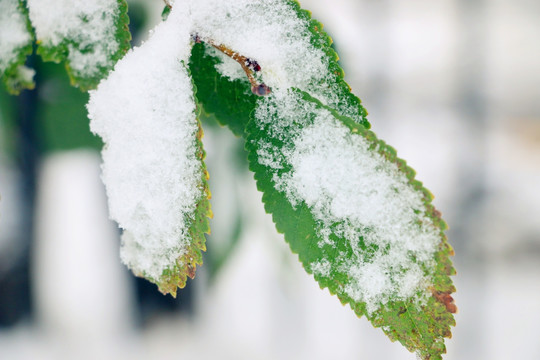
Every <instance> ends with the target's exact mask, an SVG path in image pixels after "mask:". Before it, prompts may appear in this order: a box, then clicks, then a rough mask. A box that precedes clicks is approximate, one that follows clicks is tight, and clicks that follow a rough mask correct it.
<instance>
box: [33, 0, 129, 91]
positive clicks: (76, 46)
mask: <svg viewBox="0 0 540 360" xmlns="http://www.w3.org/2000/svg"><path fill="white" fill-rule="evenodd" d="M32 5H33V4H32ZM95 8H96V7H89V8H88V9H89V10H88V12H85V9H84V8H82V9H80V11H79V12H78V13H74V12H67V13H66V15H65V16H64V17H63V18H62V19H58V21H59V25H62V26H58V27H56V28H55V27H51V26H48V27H47V28H45V27H44V26H43V27H42V25H41V24H42V23H43V20H42V18H43V17H47V16H49V13H48V12H50V11H51V9H45V10H44V9H43V8H38V9H36V6H35V5H33V7H30V17H31V19H32V22H33V23H34V26H35V27H36V33H37V43H38V45H39V46H38V49H37V53H38V54H39V55H41V57H42V58H43V60H44V61H53V62H56V63H59V62H65V66H66V70H67V72H68V75H69V77H70V79H71V84H72V85H73V86H77V87H79V88H80V89H81V90H83V91H87V90H90V89H94V88H95V87H96V86H97V85H98V83H99V81H100V80H101V79H103V78H105V77H106V76H107V74H108V73H109V71H110V70H111V69H112V68H113V66H114V64H115V63H116V62H117V61H118V60H119V59H120V58H122V57H123V56H124V54H125V53H126V52H127V51H128V50H129V48H130V43H129V42H130V40H131V34H130V32H129V29H128V24H129V17H128V15H127V3H126V1H125V0H109V3H108V4H106V3H103V4H101V5H100V6H99V7H98V8H99V9H98V10H96V9H95ZM58 14H62V11H61V10H60V11H59V12H58Z"/></svg>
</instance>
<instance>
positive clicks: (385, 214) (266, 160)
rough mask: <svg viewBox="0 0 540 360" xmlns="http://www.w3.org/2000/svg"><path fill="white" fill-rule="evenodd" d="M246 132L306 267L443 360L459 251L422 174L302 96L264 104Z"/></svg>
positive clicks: (280, 95)
mask: <svg viewBox="0 0 540 360" xmlns="http://www.w3.org/2000/svg"><path fill="white" fill-rule="evenodd" d="M247 131H248V133H249V135H248V139H247V145H246V147H247V149H248V151H249V161H250V168H251V170H253V171H254V172H255V178H256V180H257V185H258V188H259V190H261V191H262V192H263V193H264V195H263V202H264V203H265V207H266V210H267V211H268V212H269V213H272V215H273V219H274V222H275V223H276V227H277V229H278V231H280V232H282V233H284V234H285V239H286V240H287V242H289V244H290V246H291V249H292V250H293V252H295V253H297V254H298V255H299V258H300V260H301V262H302V263H303V265H304V267H305V269H306V271H307V272H309V273H312V274H313V275H314V276H315V279H316V280H317V281H318V282H319V283H320V285H321V286H322V287H328V288H329V290H330V292H331V293H333V294H336V295H337V296H338V297H339V299H340V300H341V301H342V302H343V303H349V304H350V305H351V307H352V308H353V310H354V311H355V312H356V313H357V314H358V315H359V316H362V315H366V316H367V317H368V319H369V320H371V321H372V323H373V324H374V325H376V326H380V327H382V328H383V330H384V331H385V332H386V333H387V335H388V336H389V337H390V338H391V339H393V340H399V341H400V342H401V343H402V344H403V345H405V346H406V347H407V348H408V349H409V350H411V351H416V352H417V353H418V354H419V355H420V356H421V357H422V358H426V359H428V358H429V359H436V358H440V355H441V353H442V352H444V342H443V339H444V337H447V336H450V330H449V327H450V326H451V325H453V324H454V319H453V316H452V312H455V309H453V308H452V307H451V306H450V307H449V306H448V303H449V302H450V300H451V297H450V293H452V292H453V291H454V287H453V285H452V283H451V281H450V279H449V276H450V275H452V274H453V268H452V266H451V264H450V262H449V260H448V256H449V255H450V253H451V249H450V247H449V245H448V244H447V242H446V238H445V236H444V233H443V231H444V229H445V228H446V224H445V223H444V222H443V221H442V220H441V219H440V217H439V215H438V213H437V212H436V210H435V209H434V208H433V206H432V205H431V204H430V201H431V196H430V194H429V192H427V190H425V189H424V188H423V187H422V185H421V184H420V183H419V182H418V181H416V180H414V177H413V176H414V172H413V171H412V170H411V169H410V168H408V167H407V166H406V165H405V163H404V162H403V161H402V160H400V159H398V158H397V157H396V155H395V151H394V150H393V149H391V148H390V147H388V146H387V145H385V144H384V143H383V142H381V141H379V140H378V139H377V138H376V137H375V135H374V134H373V133H371V132H369V131H368V130H366V129H365V128H364V127H362V126H361V125H359V124H357V123H355V122H354V121H353V120H351V119H349V118H347V117H344V116H342V115H339V114H338V113H337V112H336V111H334V110H333V109H331V108H329V107H326V106H324V105H322V104H321V103H320V102H319V101H318V100H316V99H314V98H313V97H311V96H309V95H308V94H307V93H305V92H301V91H298V90H284V91H276V92H274V94H273V95H271V96H269V97H266V98H261V99H259V100H258V104H257V108H256V111H255V112H254V113H253V118H252V121H251V122H250V123H249V124H248V129H247ZM441 294H445V295H441ZM445 297H446V298H445ZM441 299H446V300H448V301H441ZM452 305H453V304H452ZM453 310H454V311H453Z"/></svg>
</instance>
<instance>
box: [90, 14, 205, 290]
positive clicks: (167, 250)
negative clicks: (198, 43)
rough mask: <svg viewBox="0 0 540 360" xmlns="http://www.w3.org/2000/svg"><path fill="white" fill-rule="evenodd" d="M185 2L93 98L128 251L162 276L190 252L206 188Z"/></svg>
mask: <svg viewBox="0 0 540 360" xmlns="http://www.w3.org/2000/svg"><path fill="white" fill-rule="evenodd" d="M185 10H186V9H185V8H181V7H178V9H177V8H175V9H173V10H172V12H171V14H170V15H169V18H168V19H167V21H165V22H163V23H161V24H160V25H158V26H157V27H156V28H155V30H154V31H153V34H152V36H151V38H150V39H149V40H148V41H147V42H146V43H144V44H143V45H142V46H141V47H139V48H136V49H134V50H132V51H130V52H129V53H128V54H127V55H126V56H125V57H124V58H123V59H122V60H120V61H119V62H118V63H117V64H116V67H115V69H114V71H113V72H111V74H110V75H109V77H108V78H107V79H106V80H105V81H102V82H101V83H100V85H99V86H98V89H97V90H96V91H92V92H91V93H90V101H89V103H88V112H89V117H90V119H91V124H90V126H91V129H92V131H93V132H95V133H97V134H99V135H100V136H101V137H102V138H103V140H104V141H105V147H104V150H103V180H104V182H105V184H106V186H107V194H108V197H109V207H110V214H111V217H112V218H113V219H114V220H116V221H117V222H118V223H119V225H120V226H121V227H122V228H123V229H125V231H124V234H123V237H122V242H123V247H122V252H121V256H122V259H123V261H124V262H125V263H126V264H127V265H128V266H129V267H130V268H131V269H132V270H133V271H134V272H135V273H138V274H144V275H145V276H147V277H150V278H153V279H154V280H157V279H158V278H159V277H160V276H161V275H162V273H163V271H164V270H166V269H171V268H172V267H173V266H174V265H175V261H176V259H177V258H178V257H179V256H181V255H182V254H183V253H185V250H186V247H187V245H188V242H189V241H190V239H189V234H188V225H187V224H189V221H188V220H190V219H191V217H192V216H193V212H194V210H195V208H196V204H197V202H198V201H199V200H200V198H201V196H202V188H201V187H200V182H201V178H202V171H203V170H202V166H201V161H200V159H198V158H197V155H196V153H197V145H196V135H197V131H198V124H197V120H196V115H195V101H194V98H193V88H192V83H191V79H190V77H189V74H188V72H187V69H186V68H185V66H184V63H187V61H188V59H189V54H190V50H191V46H190V33H189V27H190V22H189V18H188V16H187V11H185Z"/></svg>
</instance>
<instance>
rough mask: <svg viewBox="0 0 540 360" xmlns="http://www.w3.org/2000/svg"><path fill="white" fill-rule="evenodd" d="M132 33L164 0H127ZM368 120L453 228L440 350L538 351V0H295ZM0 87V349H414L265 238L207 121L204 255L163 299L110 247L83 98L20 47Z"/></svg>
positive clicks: (253, 198)
mask: <svg viewBox="0 0 540 360" xmlns="http://www.w3.org/2000/svg"><path fill="white" fill-rule="evenodd" d="M129 4H130V8H129V12H130V17H131V27H132V28H131V30H132V33H133V34H134V44H138V43H140V41H141V40H143V39H144V38H145V37H146V34H147V31H148V29H150V28H152V27H153V26H154V25H155V24H156V23H157V22H158V21H159V19H160V13H161V10H162V4H161V3H160V2H159V1H157V0H156V1H150V0H138V1H135V0H133V1H129ZM301 4H302V5H303V7H304V8H306V9H310V10H311V11H312V12H313V17H314V18H316V19H318V20H320V21H321V22H322V23H323V24H325V29H326V31H327V32H328V33H329V34H330V35H331V36H332V37H333V39H334V42H335V47H336V49H337V51H338V53H339V54H340V56H341V63H342V66H343V68H344V69H345V72H346V80H347V82H348V83H349V84H350V85H351V87H352V89H353V92H354V93H356V94H357V95H358V96H360V98H361V99H362V100H363V103H364V105H365V107H366V108H367V109H368V111H369V113H370V115H369V119H370V121H371V123H372V128H373V130H374V131H375V132H376V133H377V134H378V135H379V137H380V138H382V139H384V140H386V141H387V142H388V143H389V144H391V145H393V146H394V147H395V148H396V149H398V153H399V155H400V157H401V158H404V159H406V160H407V162H408V163H409V165H410V166H412V167H413V168H414V169H416V170H417V173H418V175H417V178H418V179H419V180H421V181H423V182H424V184H425V186H426V187H427V188H428V189H430V190H431V191H432V192H433V194H435V196H436V198H435V200H434V203H435V206H436V207H437V208H438V209H439V210H440V211H441V212H442V213H443V216H444V218H445V220H446V221H447V222H448V224H449V225H450V230H449V231H448V237H449V240H450V243H451V244H452V245H453V247H454V248H455V252H456V256H455V257H454V259H453V260H454V264H455V266H456V268H457V271H458V275H457V276H456V277H455V278H454V281H455V284H456V286H457V289H458V292H457V293H456V294H455V299H456V303H457V305H458V307H459V313H458V314H457V315H456V320H457V327H455V328H454V329H453V333H454V336H453V338H452V339H451V340H447V349H448V350H447V352H448V353H447V355H446V356H445V359H492V360H493V359H511V358H515V357H516V356H519V358H520V359H535V360H536V359H540V341H539V340H540V327H539V326H538V324H539V323H540V311H538V307H539V306H540V212H539V211H538V204H540V41H538V39H539V38H540V2H538V1H537V0H513V1H510V0H490V1H487V0H440V1H436V2H434V1H427V0H409V1H397V0H333V1H331V2H330V1H328V0H327V1H324V0H303V1H301ZM29 61H30V62H31V63H32V65H33V66H34V67H35V68H36V70H37V78H36V80H37V87H36V90H34V91H26V92H23V94H22V95H21V96H19V97H13V96H9V95H7V94H6V93H5V92H4V91H1V93H0V194H1V196H2V198H1V200H0V359H7V360H11V359H73V358H78V359H147V358H151V359H184V358H186V359H187V358H198V359H213V358H216V357H218V356H219V357H220V358H222V359H329V358H338V359H340V358H342V359H385V360H386V359H415V356H414V355H413V354H410V353H408V352H407V350H405V349H404V348H403V347H402V346H401V345H400V344H397V343H391V342H390V341H389V340H388V339H387V338H386V336H385V335H384V334H383V333H382V331H380V330H379V329H374V328H373V327H372V326H371V325H370V324H369V323H368V322H367V320H366V319H358V318H357V317H356V316H355V315H354V314H353V313H352V311H351V310H350V308H348V307H344V306H342V305H341V304H340V303H339V301H338V300H337V299H336V298H335V297H332V296H330V295H329V294H328V291H327V290H320V289H319V288H318V285H317V284H316V283H315V281H313V280H312V278H311V277H310V276H308V275H307V274H305V273H304V271H303V269H302V268H301V266H300V263H299V262H298V260H297V258H296V256H295V255H293V254H292V253H291V252H290V251H289V249H288V246H287V245H286V244H285V242H284V240H283V237H282V236H280V235H277V234H276V231H275V229H274V226H273V224H272V222H271V218H270V216H268V215H266V214H265V213H264V210H263V208H262V204H261V194H260V193H258V192H257V190H256V188H255V184H254V181H253V179H252V175H251V174H250V173H249V172H248V171H247V166H246V165H245V161H244V159H245V154H244V153H243V150H242V146H243V144H242V141H240V140H238V139H235V138H234V137H233V136H232V135H231V133H230V132H229V131H228V130H227V129H222V128H219V127H217V126H216V125H215V124H212V123H206V124H205V134H206V136H205V138H204V143H205V147H206V150H207V153H208V158H207V165H208V168H209V171H210V174H211V179H210V187H211V190H212V194H213V199H212V206H213V210H214V214H215V217H214V219H213V220H212V223H211V225H212V235H211V236H209V237H208V249H209V251H208V253H207V254H205V265H204V266H203V267H202V268H200V269H199V270H198V274H197V278H196V280H195V281H190V282H189V283H188V286H187V287H186V289H184V290H182V291H180V292H179V297H178V298H177V299H176V300H174V299H172V298H171V297H164V296H162V295H161V294H160V293H158V291H157V289H156V287H155V286H154V285H152V284H149V283H147V282H145V281H144V280H138V279H136V278H134V277H133V276H132V275H131V274H130V273H129V272H128V270H127V269H126V268H125V267H124V266H123V265H121V263H120V259H119V256H118V248H119V231H118V229H117V227H116V226H115V224H113V223H112V222H111V221H109V220H108V215H107V209H106V198H105V194H104V189H103V186H102V184H101V182H100V179H99V172H100V170H99V163H100V159H99V149H100V147H101V143H100V141H99V139H97V138H95V137H94V136H92V135H91V134H90V132H89V129H88V120H87V118H86V111H85V108H84V105H85V103H86V101H87V97H88V96H87V94H83V93H81V92H80V91H78V90H77V89H73V88H71V87H70V86H69V81H68V79H67V75H66V74H65V71H64V69H63V67H62V66H61V65H56V64H50V63H42V62H41V60H40V59H39V58H38V57H32V58H30V59H29Z"/></svg>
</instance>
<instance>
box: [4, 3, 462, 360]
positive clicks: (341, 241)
mask: <svg viewBox="0 0 540 360" xmlns="http://www.w3.org/2000/svg"><path fill="white" fill-rule="evenodd" d="M117 1H118V4H119V6H120V11H119V13H118V16H117V17H116V18H115V21H114V32H115V41H117V42H118V47H117V50H116V51H115V52H114V53H112V54H109V55H110V58H109V60H110V61H109V62H108V63H107V64H106V65H103V66H99V68H98V69H97V70H96V71H94V72H92V71H91V72H85V73H82V72H80V71H76V70H75V69H74V67H73V64H72V60H70V52H71V51H74V50H76V51H78V52H79V53H82V54H91V53H92V51H93V50H94V47H95V46H97V44H98V43H99V42H101V41H103V39H97V40H95V42H94V43H88V42H83V41H81V39H78V38H74V37H69V36H68V37H66V38H65V39H63V41H61V42H60V43H59V44H57V45H54V46H53V45H50V44H47V43H44V42H40V40H39V39H38V48H37V53H38V54H40V55H41V57H42V58H43V60H44V61H53V62H56V63H58V62H64V63H65V67H66V69H67V72H68V74H69V77H70V80H71V83H72V85H75V86H77V87H79V88H80V89H81V90H88V89H93V88H95V87H96V86H97V84H98V83H99V81H100V80H101V79H102V78H104V77H106V75H107V74H108V72H109V71H110V70H111V69H112V67H113V66H114V64H115V63H116V61H117V60H119V59H120V58H121V57H122V56H123V55H124V54H125V53H126V51H127V50H128V48H129V41H130V38H131V36H130V33H129V31H128V28H127V25H128V23H129V19H128V17H127V5H126V2H125V0H117ZM283 1H284V2H286V3H287V4H288V5H290V6H292V7H293V8H294V10H295V11H296V14H297V16H298V18H300V19H302V20H304V21H305V22H304V24H306V26H307V28H306V29H305V30H307V32H308V33H309V34H310V43H311V44H312V45H313V46H314V47H315V48H316V49H320V50H322V53H323V54H324V56H325V61H326V63H327V64H328V72H329V74H331V76H327V77H324V78H323V80H318V82H317V83H314V82H313V81H312V82H311V83H309V84H308V85H309V86H308V87H309V88H308V89H301V90H300V89H293V90H291V92H290V94H291V96H294V97H295V99H298V100H295V101H296V103H294V104H293V105H294V106H295V108H294V115H295V116H296V117H297V119H296V121H292V122H289V123H287V124H286V125H283V126H284V127H283V128H281V129H279V130H280V132H279V133H276V131H275V128H276V126H279V125H276V124H280V123H281V121H282V119H281V118H280V113H279V112H275V113H274V114H273V118H272V119H271V121H270V122H268V123H262V124H261V122H258V121H256V120H257V119H256V116H255V112H256V109H257V107H258V106H259V105H260V104H261V103H262V102H263V101H262V100H261V98H259V97H258V96H256V95H254V94H253V93H252V90H251V89H252V85H253V84H252V83H250V82H249V81H248V79H237V80H231V79H230V78H228V77H226V76H224V75H221V74H220V73H219V72H218V71H217V68H216V66H217V65H218V64H219V63H220V62H221V59H220V58H219V57H217V56H215V51H216V50H215V49H214V48H213V47H212V46H213V44H211V43H202V42H201V41H200V40H199V39H198V37H195V38H194V46H193V48H192V53H191V58H190V62H189V72H190V74H191V76H192V79H193V88H194V93H195V97H196V100H197V102H198V109H197V119H200V118H201V117H212V118H215V119H216V120H217V122H218V123H219V124H221V125H222V126H227V127H228V128H229V129H230V130H231V131H232V132H233V133H234V134H235V135H236V136H239V137H242V138H243V139H244V141H245V148H246V150H247V151H248V161H249V168H250V170H251V171H253V173H254V177H255V180H256V182H257V187H258V189H259V190H260V191H261V192H262V193H263V203H264V206H265V209H266V211H267V212H268V213H270V214H272V218H273V221H274V223H275V224H276V228H277V231H278V232H280V233H282V234H284V237H285V240H286V241H287V243H288V244H289V245H290V248H291V250H292V251H293V252H294V253H295V254H297V255H298V257H299V260H300V262H301V263H302V264H303V266H304V268H305V270H306V271H307V272H308V273H310V274H313V275H314V277H315V280H316V281H317V282H318V283H319V285H320V287H321V288H328V289H329V291H330V293H332V294H334V295H336V296H337V297H338V298H339V300H340V301H341V303H343V304H349V305H350V307H351V308H352V310H353V311H354V312H355V313H356V314H357V315H358V316H359V317H361V316H366V317H367V318H368V319H369V321H371V322H372V324H373V325H374V326H376V327H380V328H381V329H382V330H383V331H384V332H385V333H386V334H387V336H388V337H389V338H390V339H391V340H392V341H396V340H397V341H399V342H400V343H402V344H403V345H404V346H405V347H406V348H407V349H409V350H410V351H414V352H416V353H417V354H418V355H419V356H420V357H421V358H423V359H441V354H442V353H444V352H445V345H444V338H446V337H450V336H451V331H450V327H451V326H454V325H455V321H454V317H453V313H455V312H456V308H455V305H454V304H453V299H452V297H451V294H452V293H453V292H454V291H455V287H454V285H453V284H452V280H451V279H450V276H451V275H454V274H455V270H454V268H453V266H452V263H451V261H450V259H449V257H450V256H451V255H453V251H452V249H451V247H450V245H449V244H448V242H447V239H446V236H445V234H444V231H445V230H446V228H447V225H446V223H445V222H444V221H443V220H442V219H441V217H440V214H439V212H438V211H437V210H436V209H435V208H434V207H433V205H432V204H431V200H432V195H431V194H430V193H429V191H428V190H426V189H425V188H424V187H423V185H422V183H420V182H419V181H417V180H416V179H415V177H414V176H415V172H414V170H412V169H411V168H410V167H408V166H407V164H406V163H405V161H403V160H401V159H399V158H398V157H397V153H396V151H395V150H394V149H393V148H392V147H390V146H388V145H387V144H385V143H384V142H383V141H381V140H379V139H378V138H377V137H376V136H375V134H374V133H373V132H371V131H370V130H369V128H370V124H369V122H368V121H367V119H366V116H367V112H366V110H365V109H364V108H363V106H362V104H361V101H360V99H359V98H358V97H356V96H355V95H354V94H352V93H351V91H350V87H349V86H348V84H347V83H346V82H345V81H344V72H343V70H342V69H341V67H340V66H339V64H338V56H337V54H336V52H335V51H334V49H332V47H331V44H332V40H331V38H330V37H329V36H328V34H326V33H325V32H324V31H323V27H322V25H321V24H320V23H319V22H317V21H316V20H313V19H311V17H310V13H309V12H307V11H305V10H302V9H301V8H300V5H299V4H298V2H296V1H293V0H283ZM19 10H20V11H21V12H22V13H23V14H24V16H25V19H26V27H27V29H28V31H29V32H30V33H31V32H32V29H31V26H30V23H29V21H28V11H27V10H26V8H25V6H23V3H22V2H20V3H19ZM169 12H170V9H169V8H167V7H166V8H165V10H164V12H163V14H162V16H163V18H167V16H168V15H169ZM32 42H33V40H31V41H30V42H28V43H26V44H24V45H23V46H21V47H20V48H19V49H17V51H16V54H15V56H14V57H13V58H12V59H10V60H9V66H7V67H6V70H5V72H4V73H3V74H1V75H2V77H3V80H4V82H5V84H6V85H7V87H8V89H9V91H10V92H12V93H18V92H20V90H21V89H23V88H31V87H32V86H33V83H32V82H31V81H28V76H27V75H28V70H27V69H26V68H25V67H24V62H25V60H26V56H27V55H28V54H30V53H31V52H32ZM83 44H84V45H83ZM234 50H235V49H231V52H234ZM235 54H236V53H235ZM244 59H246V58H244ZM179 66H182V65H181V64H179ZM242 66H244V65H242ZM298 71H302V69H301V68H299V69H298ZM323 98H324V99H326V100H327V101H324V104H323V101H322V100H323ZM267 99H270V100H268V101H270V102H272V101H274V102H278V101H280V100H279V99H278V98H277V97H274V96H273V95H270V97H269V98H267ZM328 99H330V100H328ZM66 108H67V109H69V107H68V105H67V104H59V105H58V108H57V109H56V111H57V112H60V111H62V112H65V111H66ZM119 111H121V110H119ZM319 111H325V112H327V113H329V114H330V117H331V120H332V121H335V122H336V123H338V124H340V126H343V127H344V128H346V129H348V131H349V135H350V136H351V138H358V139H362V140H363V141H365V142H367V143H368V144H369V149H368V152H369V154H370V156H372V157H374V158H375V157H377V158H381V159H383V160H384V161H385V162H386V163H390V164H392V165H393V166H394V165H395V166H396V167H397V169H399V172H400V176H403V177H404V178H405V179H406V181H407V185H408V186H410V187H411V188H412V189H414V191H415V192H416V194H417V195H419V196H420V197H421V199H422V202H423V207H424V208H425V209H426V210H425V212H426V213H425V215H426V217H427V218H428V219H429V223H427V224H426V223H419V224H416V223H415V226H416V225H418V227H430V229H431V230H433V228H435V230H434V231H435V232H436V234H437V235H438V238H437V241H438V244H437V249H436V251H435V253H434V256H433V259H432V261H431V262H428V263H427V264H428V265H426V263H422V262H420V261H418V262H417V264H418V265H419V267H420V268H421V271H423V275H425V276H426V277H427V278H429V279H430V284H429V286H427V287H428V288H427V289H423V290H425V291H423V292H421V291H418V293H417V294H415V297H411V298H407V299H405V300H404V299H403V298H400V297H397V296H396V297H395V298H391V299H390V300H389V301H384V302H381V303H380V304H379V305H380V306H378V307H377V309H376V310H373V309H371V310H370V308H369V306H368V305H367V303H366V302H363V301H359V300H355V299H354V298H353V297H352V296H351V295H350V293H349V292H347V291H345V290H344V285H345V284H348V283H350V282H351V281H352V280H351V277H352V276H351V274H350V273H349V272H348V271H347V270H346V269H344V267H343V266H342V264H343V262H344V261H353V260H354V261H356V260H357V258H356V257H355V256H356V255H357V254H356V255H355V251H356V250H355V249H353V246H352V244H351V242H350V241H349V240H347V239H345V238H344V237H340V236H338V235H336V234H332V236H333V237H332V241H333V243H334V246H333V247H328V246H319V244H320V243H321V241H323V237H322V235H321V233H320V232H319V231H318V227H319V223H320V221H319V220H318V219H317V218H316V215H315V213H314V210H313V209H312V208H310V207H309V206H308V205H307V204H306V203H305V202H300V203H294V204H293V203H292V201H291V199H290V198H289V197H288V196H287V194H286V192H285V190H283V189H279V187H278V186H276V178H275V175H276V170H275V169H271V168H270V167H269V166H268V165H264V161H261V156H262V155H261V151H262V150H264V149H263V148H262V146H263V145H262V144H270V145H271V146H272V149H277V150H276V151H277V153H278V154H276V155H277V158H278V159H279V158H280V156H282V155H283V154H284V153H286V152H288V151H290V150H291V148H293V147H294V140H295V138H294V137H295V136H296V135H297V134H298V131H299V130H302V129H304V128H306V127H307V126H309V125H311V124H312V123H313V122H314V119H315V118H317V113H318V112H319ZM55 116H56V112H55V113H53V115H50V114H49V116H47V114H45V117H46V118H47V119H49V118H54V117H55ZM46 124H47V122H46ZM287 126H288V127H289V128H286V127H287ZM202 136H203V132H202V127H201V125H200V123H199V132H198V134H197V148H196V151H197V158H198V159H199V160H200V161H201V165H202V168H203V172H202V176H201V179H200V184H199V187H198V191H199V193H200V194H201V196H200V198H199V201H198V203H197V207H196V210H195V212H194V213H193V214H191V215H192V216H190V217H189V219H187V222H188V225H189V226H188V229H189V231H188V233H189V235H188V238H189V244H188V246H187V248H186V249H185V252H184V253H183V254H182V256H181V257H180V258H178V259H177V261H176V265H175V266H174V267H173V268H172V269H168V270H166V271H165V272H164V273H163V274H162V276H161V277H160V278H158V279H149V280H150V281H152V282H154V283H156V284H157V286H158V288H159V290H160V291H161V292H163V293H171V294H172V295H173V296H175V295H176V291H177V288H183V287H184V286H185V284H186V280H187V277H190V278H193V277H194V276H195V271H196V267H197V266H198V265H201V264H202V253H201V252H202V251H205V250H206V239H205V234H208V233H209V232H210V227H209V221H208V218H209V217H211V216H212V211H211V208H210V202H209V199H210V191H209V187H208V172H207V171H206V166H205V164H204V158H205V152H204V150H203V146H202V141H201V139H202ZM59 143H60V144H63V143H62V141H61V140H60V141H59ZM93 145H94V146H95V143H93ZM58 148H69V146H60V145H59V146H58ZM282 157H283V156H282ZM279 165H280V166H281V168H280V170H278V172H280V173H286V172H290V171H292V170H291V167H290V165H289V164H287V163H285V162H282V163H280V164H279ZM352 165H353V164H351V166H352ZM359 190H361V189H359ZM351 206H354V204H351ZM358 242H359V243H360V244H361V246H360V248H361V254H360V258H361V259H364V260H365V259H369V258H370V257H373V256H374V254H375V252H376V251H377V250H378V249H377V248H376V246H377V245H374V246H371V245H366V244H365V243H364V242H363V239H362V238H361V237H360V239H358ZM389 246H390V245H389ZM392 246H394V245H392ZM323 261H329V271H328V273H325V274H321V273H318V272H316V271H314V270H313V264H314V263H321V262H323ZM415 261H416V260H415ZM160 271H161V270H160ZM137 275H139V276H145V274H137ZM422 296H424V297H425V301H424V302H420V303H419V302H418V301H417V300H418V298H422Z"/></svg>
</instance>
